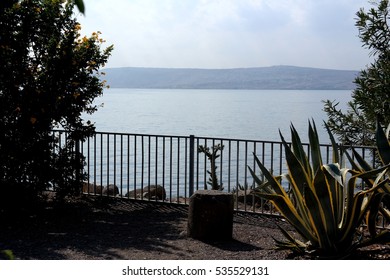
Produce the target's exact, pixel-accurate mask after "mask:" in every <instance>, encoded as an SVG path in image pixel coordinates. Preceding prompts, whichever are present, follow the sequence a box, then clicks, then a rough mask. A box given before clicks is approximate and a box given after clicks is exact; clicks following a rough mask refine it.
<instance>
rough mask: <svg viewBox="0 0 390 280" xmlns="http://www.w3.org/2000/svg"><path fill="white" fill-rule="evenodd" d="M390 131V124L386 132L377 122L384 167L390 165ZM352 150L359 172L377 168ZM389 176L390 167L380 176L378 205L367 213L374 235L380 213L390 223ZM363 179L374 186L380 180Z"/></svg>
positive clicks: (377, 135) (354, 164)
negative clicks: (384, 174)
mask: <svg viewBox="0 0 390 280" xmlns="http://www.w3.org/2000/svg"><path fill="white" fill-rule="evenodd" d="M389 132H390V125H389V126H388V129H387V131H386V132H385V131H384V130H383V129H382V128H381V125H380V123H379V121H378V122H377V130H376V137H375V139H376V147H377V154H378V155H379V158H380V162H381V166H382V167H384V166H389V165H390V142H389ZM352 152H353V158H352V157H351V156H349V155H348V154H347V156H348V159H349V161H350V162H351V164H352V166H353V168H354V169H355V170H359V172H367V173H370V172H371V171H373V170H375V168H374V167H373V166H371V165H370V164H369V163H368V162H366V161H365V160H364V158H363V157H361V156H360V154H359V153H358V152H356V150H355V149H353V148H352ZM389 178H390V169H387V174H386V176H384V177H382V178H380V179H381V180H382V182H381V183H380V184H381V185H382V187H381V188H379V189H378V190H377V191H378V197H377V201H376V205H375V206H374V211H370V210H369V212H368V215H367V221H366V224H367V225H368V228H369V231H370V233H371V235H372V236H376V235H377V227H376V220H377V217H378V215H381V216H382V217H383V219H384V220H386V221H387V223H390V184H389ZM363 179H364V183H365V184H366V185H367V186H368V187H372V186H374V185H375V184H378V182H376V180H378V178H377V177H375V176H372V177H365V178H363ZM377 209H379V211H377Z"/></svg>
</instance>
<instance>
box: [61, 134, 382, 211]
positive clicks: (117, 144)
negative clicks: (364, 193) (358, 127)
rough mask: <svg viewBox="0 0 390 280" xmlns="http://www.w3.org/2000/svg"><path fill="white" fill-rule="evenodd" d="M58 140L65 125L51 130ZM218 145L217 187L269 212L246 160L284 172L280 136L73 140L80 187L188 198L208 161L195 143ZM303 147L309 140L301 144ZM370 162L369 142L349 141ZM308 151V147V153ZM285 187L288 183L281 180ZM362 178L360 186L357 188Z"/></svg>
mask: <svg viewBox="0 0 390 280" xmlns="http://www.w3.org/2000/svg"><path fill="white" fill-rule="evenodd" d="M54 135H55V137H56V139H58V141H59V146H61V144H62V141H64V139H66V135H67V132H66V131H54ZM217 145H220V146H221V147H223V148H222V150H220V151H219V152H218V155H219V156H218V157H217V158H216V161H215V166H216V175H217V178H218V183H219V185H220V186H221V189H222V190H223V191H225V192H230V193H234V197H235V209H236V210H243V211H251V212H260V213H267V214H275V211H274V209H273V207H272V206H271V205H270V204H269V203H267V202H266V201H264V200H262V199H260V198H258V197H255V196H254V195H253V193H252V189H253V188H254V187H255V183H254V180H253V178H252V177H251V174H250V173H249V169H248V166H249V167H251V168H252V169H253V170H254V171H255V172H256V173H258V174H259V169H258V167H257V166H256V163H255V158H254V155H256V156H257V157H258V158H259V160H260V161H261V162H262V163H263V164H264V165H265V166H266V167H267V168H268V169H269V170H271V171H272V172H273V174H275V175H279V174H283V173H286V172H287V166H286V164H285V158H284V148H283V144H282V142H277V141H257V140H243V139H227V138H211V137H196V136H194V135H190V136H167V135H146V134H127V133H108V132H96V133H95V134H94V135H93V136H91V137H89V138H87V139H86V141H84V142H81V143H80V144H79V145H76V148H77V149H79V150H80V151H81V152H82V153H83V155H84V157H85V168H84V172H85V173H86V174H87V178H88V179H87V181H86V182H84V186H83V192H84V193H87V194H90V195H107V196H117V197H121V198H128V199H137V200H147V201H151V200H152V201H161V202H165V203H184V204H188V201H189V197H190V196H191V195H192V194H193V193H194V192H195V191H196V190H203V189H211V186H210V185H209V184H208V183H207V182H208V181H209V177H210V174H209V172H211V162H210V160H209V158H208V157H207V156H206V154H205V153H203V152H199V147H207V148H209V149H210V151H212V147H214V146H217ZM304 145H305V146H306V148H307V152H308V151H309V145H308V144H304ZM354 149H355V150H356V151H357V152H358V153H359V154H360V155H361V156H362V157H363V158H365V159H366V161H367V162H371V163H372V164H374V163H375V153H373V148H372V147H354ZM321 150H322V155H323V157H324V158H323V161H324V162H325V163H328V162H331V160H332V152H333V151H332V146H331V145H321ZM308 154H309V153H308ZM282 184H283V185H284V186H285V188H286V190H288V188H289V186H288V183H287V182H283V181H282ZM363 187H364V186H363V183H362V188H363Z"/></svg>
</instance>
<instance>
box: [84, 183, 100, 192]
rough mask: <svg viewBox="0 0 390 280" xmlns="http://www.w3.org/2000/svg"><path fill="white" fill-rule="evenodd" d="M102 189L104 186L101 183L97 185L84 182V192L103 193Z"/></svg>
mask: <svg viewBox="0 0 390 280" xmlns="http://www.w3.org/2000/svg"><path fill="white" fill-rule="evenodd" d="M102 191H103V187H102V186H100V185H95V184H91V183H88V182H84V183H83V193H89V194H101V193H102Z"/></svg>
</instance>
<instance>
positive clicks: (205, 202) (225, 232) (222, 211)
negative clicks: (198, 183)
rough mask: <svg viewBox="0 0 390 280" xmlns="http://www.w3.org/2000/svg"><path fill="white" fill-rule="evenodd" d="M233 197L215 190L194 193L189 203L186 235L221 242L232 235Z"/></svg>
mask: <svg viewBox="0 0 390 280" xmlns="http://www.w3.org/2000/svg"><path fill="white" fill-rule="evenodd" d="M233 207H234V200H233V195H232V194H229V193H225V192H222V191H216V190H199V191H196V192H195V193H194V194H193V195H192V196H191V197H190V201H189V209H188V225H187V235H188V236H189V237H192V238H195V239H206V240H222V239H231V238H232V235H233Z"/></svg>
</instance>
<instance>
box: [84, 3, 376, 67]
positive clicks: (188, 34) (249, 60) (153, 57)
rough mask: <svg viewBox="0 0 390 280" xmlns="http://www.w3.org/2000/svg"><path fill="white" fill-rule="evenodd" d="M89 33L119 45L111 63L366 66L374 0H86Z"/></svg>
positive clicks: (138, 64) (110, 65) (181, 65)
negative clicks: (364, 32) (361, 31)
mask: <svg viewBox="0 0 390 280" xmlns="http://www.w3.org/2000/svg"><path fill="white" fill-rule="evenodd" d="M84 3H85V5H86V14H85V16H82V15H80V16H78V19H79V21H80V23H81V24H82V27H83V33H84V34H91V33H92V32H94V31H101V32H102V33H103V34H102V38H104V39H105V40H107V42H108V43H110V44H114V47H115V50H114V52H113V55H112V57H111V58H110V61H109V63H108V64H107V67H122V66H131V67H175V68H237V67H263V66H273V65H295V66H307V67H319V68H331V69H346V70H361V69H363V68H365V66H366V65H367V64H368V63H369V62H370V61H372V58H370V57H369V51H368V50H366V49H364V48H362V46H361V45H362V44H361V42H360V39H359V38H358V30H357V28H356V27H355V18H356V12H357V11H358V10H359V9H360V8H361V7H365V8H366V9H367V8H369V7H370V4H369V2H368V0H115V1H113V0H84Z"/></svg>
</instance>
